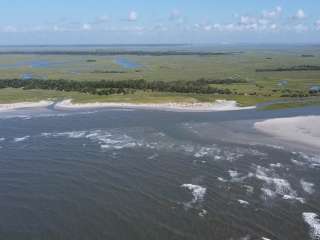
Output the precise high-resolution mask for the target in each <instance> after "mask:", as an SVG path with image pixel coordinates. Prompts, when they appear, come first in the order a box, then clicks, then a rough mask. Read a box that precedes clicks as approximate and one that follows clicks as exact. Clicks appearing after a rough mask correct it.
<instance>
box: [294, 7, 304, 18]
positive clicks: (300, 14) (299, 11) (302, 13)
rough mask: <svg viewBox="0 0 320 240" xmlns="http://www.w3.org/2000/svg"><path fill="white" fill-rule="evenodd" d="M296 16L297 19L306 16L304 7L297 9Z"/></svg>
mask: <svg viewBox="0 0 320 240" xmlns="http://www.w3.org/2000/svg"><path fill="white" fill-rule="evenodd" d="M294 18H296V19H304V18H306V14H305V12H304V11H303V9H299V10H298V11H297V13H296V15H295V16H294Z"/></svg>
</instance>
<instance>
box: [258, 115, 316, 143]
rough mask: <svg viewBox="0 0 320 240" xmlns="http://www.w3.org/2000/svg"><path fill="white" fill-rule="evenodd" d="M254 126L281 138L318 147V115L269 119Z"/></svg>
mask: <svg viewBox="0 0 320 240" xmlns="http://www.w3.org/2000/svg"><path fill="white" fill-rule="evenodd" d="M254 127H255V128H256V129H257V130H259V131H261V132H264V133H267V134H270V135H273V136H275V137H278V138H280V139H283V140H287V141H291V142H296V143H301V144H306V145H309V146H312V147H316V148H320V116H305V117H291V118H277V119H269V120H266V121H262V122H257V123H255V125H254Z"/></svg>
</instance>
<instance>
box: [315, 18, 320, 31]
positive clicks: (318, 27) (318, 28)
mask: <svg viewBox="0 0 320 240" xmlns="http://www.w3.org/2000/svg"><path fill="white" fill-rule="evenodd" d="M315 25H316V29H317V30H320V19H319V20H318V21H316V23H315Z"/></svg>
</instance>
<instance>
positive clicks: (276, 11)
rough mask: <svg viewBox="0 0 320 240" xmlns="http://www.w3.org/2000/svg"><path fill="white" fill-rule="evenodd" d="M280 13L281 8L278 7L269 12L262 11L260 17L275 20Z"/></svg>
mask: <svg viewBox="0 0 320 240" xmlns="http://www.w3.org/2000/svg"><path fill="white" fill-rule="evenodd" d="M281 13H282V7H280V6H278V7H276V8H275V9H273V10H271V11H263V12H262V16H263V17H265V18H275V17H278V16H280V15H281Z"/></svg>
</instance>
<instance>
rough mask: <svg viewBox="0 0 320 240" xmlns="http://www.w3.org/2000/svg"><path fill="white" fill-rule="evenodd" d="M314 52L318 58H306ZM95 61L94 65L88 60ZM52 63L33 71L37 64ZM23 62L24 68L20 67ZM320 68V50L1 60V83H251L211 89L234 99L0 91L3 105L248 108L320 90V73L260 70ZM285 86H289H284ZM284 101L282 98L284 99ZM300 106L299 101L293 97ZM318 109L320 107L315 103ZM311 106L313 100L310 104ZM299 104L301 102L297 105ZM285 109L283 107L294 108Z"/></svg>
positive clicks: (11, 56) (5, 57) (14, 56)
mask: <svg viewBox="0 0 320 240" xmlns="http://www.w3.org/2000/svg"><path fill="white" fill-rule="evenodd" d="M310 53H312V55H313V56H312V57H303V55H306V54H310ZM117 58H122V59H126V60H130V61H132V62H134V63H137V64H139V65H140V67H137V68H133V69H126V68H124V67H122V66H120V65H118V64H117V63H116V59H117ZM88 60H90V61H88ZM37 61H40V62H45V63H49V64H48V66H47V65H46V64H44V65H41V66H37V65H34V66H32V65H33V64H32V62H37ZM17 63H18V64H17ZM301 65H312V66H320V50H319V49H318V48H301V49H293V48H292V49H282V50H279V49H278V50H263V49H259V50H246V51H244V52H243V53H242V54H235V55H216V56H214V55H212V56H198V55H190V56H183V55H180V56H179V55H174V56H138V55H137V56H134V55H127V56H126V55H121V56H98V55H43V54H42V55H35V54H20V55H19V54H8V55H5V54H2V55H0V79H19V78H21V76H22V75H23V74H26V73H28V74H32V75H33V76H35V77H37V78H44V79H48V80H57V79H65V80H75V81H84V80H85V81H97V80H134V79H145V80H147V81H195V80H198V79H200V78H204V79H213V80H215V79H230V78H233V79H235V78H237V79H243V80H245V81H247V82H246V83H236V84H211V85H210V86H212V87H216V88H219V89H230V90H231V91H232V94H228V95H216V94H211V95H210V94H195V93H189V94H182V93H172V92H171V93H166V92H161V93H160V92H151V91H136V92H135V93H131V94H125V95H120V94H118V95H116V94H115V95H109V96H97V95H90V94H84V93H76V92H62V91H61V92H59V91H48V90H22V89H2V90H0V102H1V103H7V102H19V101H35V100H40V99H47V98H55V99H56V98H59V99H61V98H72V99H74V100H75V101H78V102H92V101H109V102H111V101H112V102H134V103H139V102H143V103H145V102H156V103H157V102H196V101H214V100H216V99H234V100H237V101H238V102H239V103H240V104H241V105H244V106H247V105H252V104H256V103H261V102H267V101H271V100H277V99H284V98H283V96H282V95H283V93H284V92H285V91H287V90H289V91H290V92H291V93H292V92H295V91H298V92H300V93H305V94H308V91H309V89H310V88H311V87H312V86H320V71H316V70H315V71H309V70H308V71H283V72H257V71H256V70H257V69H274V68H291V67H294V66H301ZM280 81H285V82H286V84H284V85H281V84H279V83H280ZM281 96H282V97H281ZM290 100H291V102H293V103H292V104H291V105H292V106H295V101H296V99H294V98H290ZM310 101H311V102H310V103H312V104H319V101H317V98H316V100H315V99H314V98H312V100H310ZM305 102H306V103H305V104H308V102H309V98H306V99H305ZM297 104H298V105H299V104H300V103H297ZM289 106H290V104H282V105H281V104H280V106H277V107H289Z"/></svg>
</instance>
